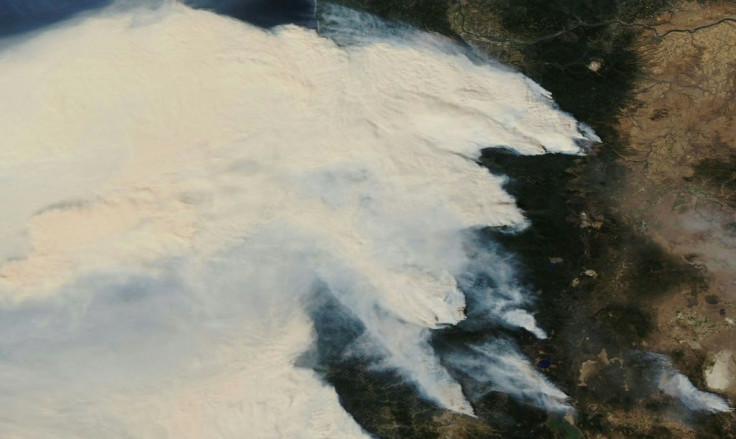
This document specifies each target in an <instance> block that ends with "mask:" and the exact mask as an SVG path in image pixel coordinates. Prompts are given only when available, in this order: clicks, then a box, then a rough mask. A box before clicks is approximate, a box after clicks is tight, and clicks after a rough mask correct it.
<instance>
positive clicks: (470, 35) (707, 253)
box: [449, 1, 736, 438]
mask: <svg viewBox="0 0 736 439" xmlns="http://www.w3.org/2000/svg"><path fill="white" fill-rule="evenodd" d="M494 8H495V5H494V3H493V2H474V1H460V2H457V3H455V4H454V5H453V7H451V8H450V12H449V17H450V18H449V19H450V22H451V23H452V27H453V30H454V31H455V32H457V34H458V35H459V36H460V37H462V38H463V39H464V40H466V41H467V42H469V43H470V44H471V45H472V46H474V47H476V48H479V49H481V50H483V51H485V52H487V53H490V54H492V55H494V56H496V57H498V58H499V59H501V60H502V61H504V62H506V63H509V64H512V65H514V66H515V67H517V68H520V69H521V70H522V71H525V72H526V73H527V74H530V76H532V77H535V72H536V71H535V67H536V66H535V63H537V64H538V60H530V59H529V53H530V52H529V50H527V49H528V48H529V47H530V46H533V45H537V44H539V43H542V42H545V41H550V40H565V39H566V38H567V39H575V38H577V36H576V34H575V33H574V32H569V29H563V30H560V31H556V32H549V33H547V34H542V35H539V34H538V33H537V34H536V35H533V34H532V35H531V36H530V35H529V34H527V35H524V34H523V33H520V32H516V33H513V32H509V31H508V29H506V28H505V27H504V21H503V20H502V19H501V17H499V15H497V13H496V10H495V9H494ZM642 15H644V16H643V17H642V16H640V17H638V18H636V19H634V20H626V19H624V18H622V17H621V16H619V17H618V18H616V19H612V20H609V21H608V22H605V23H601V22H592V23H579V24H578V25H577V26H578V27H587V28H600V27H607V28H608V29H609V30H607V32H609V33H608V35H607V36H606V37H607V38H609V39H610V40H612V41H613V40H615V38H616V34H617V33H619V34H620V32H623V31H624V30H625V31H627V32H630V34H631V35H633V38H631V40H630V41H629V44H628V49H629V50H631V51H632V52H633V54H634V56H635V57H636V59H637V61H638V69H637V70H638V71H637V72H636V74H635V75H634V76H633V77H634V78H635V79H634V81H633V84H632V91H631V94H630V97H629V99H627V100H626V103H625V105H622V107H621V108H619V110H618V112H617V114H616V116H615V118H614V122H613V123H612V124H611V125H610V129H609V130H605V129H604V132H603V134H604V135H603V140H604V144H603V145H602V146H601V147H600V149H599V150H598V151H596V152H594V153H593V154H592V155H591V156H590V157H589V158H588V159H586V160H585V161H578V163H577V166H576V167H575V168H574V171H573V172H574V173H575V175H576V178H574V179H572V182H571V183H570V185H571V186H570V187H571V188H572V190H574V191H575V193H576V194H577V196H578V197H579V199H578V203H577V206H576V207H577V208H578V209H579V215H578V216H577V218H572V219H571V220H572V221H576V222H577V223H578V225H579V227H580V228H581V229H587V232H586V233H587V237H586V238H585V239H586V240H587V241H588V242H589V243H592V244H589V246H588V249H586V252H585V257H584V258H582V259H581V261H580V263H582V264H583V266H581V267H577V272H578V274H579V275H578V276H575V277H574V278H573V279H571V280H570V285H571V287H573V288H580V289H582V291H584V292H585V297H583V298H580V299H581V301H582V302H583V303H582V304H579V305H578V306H579V307H581V308H582V307H585V308H586V310H587V311H588V312H590V313H592V314H593V315H594V316H596V318H597V319H598V320H599V321H601V322H602V323H601V324H602V325H603V326H610V327H611V328H614V329H616V328H617V326H618V325H621V324H623V325H624V326H629V327H632V328H633V329H632V330H631V332H633V333H635V334H634V335H633V336H626V334H625V333H626V330H625V329H624V330H619V331H618V332H619V334H623V340H621V339H619V340H617V342H613V343H610V346H606V342H605V341H603V342H602V343H597V344H596V347H595V348H593V349H587V352H586V349H585V348H583V349H582V350H581V351H580V353H579V354H578V355H575V354H568V355H569V356H570V357H571V358H570V362H571V363H572V364H573V365H575V364H577V366H576V369H577V370H578V372H577V384H578V387H579V389H578V390H577V391H575V390H571V389H569V388H568V389H566V390H567V391H568V392H570V393H572V394H573V396H574V397H575V399H576V400H577V402H578V404H577V406H578V407H579V408H580V409H581V411H584V412H588V413H587V414H586V416H588V417H590V418H595V417H597V418H598V421H597V423H589V424H588V425H587V426H581V429H582V431H583V433H585V435H586V436H588V437H601V438H604V437H611V438H614V437H616V438H619V437H620V438H625V437H735V435H736V421H735V420H734V419H735V418H734V415H733V414H720V415H713V416H712V417H711V418H709V419H702V418H701V419H699V420H697V421H693V420H692V419H690V418H689V415H684V414H682V413H675V412H673V411H671V410H661V409H653V410H650V409H649V408H652V407H654V406H655V405H656V404H657V398H658V396H657V395H654V396H648V397H646V398H644V397H640V396H636V395H634V394H635V392H633V391H632V392H631V393H632V396H633V397H634V398H636V401H637V402H635V403H634V404H633V405H627V404H617V403H607V402H606V401H605V399H604V400H601V398H600V393H596V391H595V390H592V391H591V392H592V394H586V392H588V389H587V388H588V386H594V387H595V386H596V385H597V386H598V387H601V388H604V389H610V388H611V387H612V386H611V385H610V381H611V378H610V375H615V374H616V372H615V369H619V371H618V372H619V373H620V374H623V378H620V380H619V381H620V383H619V385H620V386H623V387H624V389H626V391H628V390H629V386H631V385H634V381H633V380H632V379H631V376H632V373H631V370H629V369H630V368H629V366H628V365H626V362H627V361H628V360H627V359H626V358H625V353H624V350H625V349H627V348H626V347H625V346H624V344H625V343H629V344H630V346H629V347H628V348H629V349H637V350H638V349H641V350H646V351H653V352H658V353H662V354H665V355H668V356H669V357H670V358H672V359H673V363H674V365H675V366H676V367H677V368H678V369H679V370H681V371H682V372H683V373H685V374H686V375H688V376H689V378H690V379H691V380H692V381H693V383H694V384H695V385H696V386H698V387H699V388H701V389H709V390H710V391H713V392H717V393H719V394H721V395H723V396H726V397H730V398H731V400H732V401H734V400H736V2H688V1H685V2H676V3H674V4H670V5H669V6H668V7H663V8H661V9H660V10H659V11H655V13H652V14H642ZM577 63H578V64H581V65H584V66H585V67H587V68H588V70H590V71H591V72H593V73H596V74H597V73H598V72H599V71H600V72H601V73H602V71H603V69H605V68H606V63H607V60H606V59H605V58H604V57H598V56H595V55H590V56H588V57H585V55H583V56H581V57H580V59H579V60H578V61H577ZM561 67H562V68H561V70H562V71H564V69H565V68H566V67H568V66H561ZM537 77H540V75H537ZM538 80H539V79H538ZM542 83H543V85H546V84H544V82H542ZM582 92H583V91H582V90H581V93H582ZM578 116H579V117H580V115H578ZM583 119H584V117H583ZM594 125H595V124H594ZM596 128H598V126H597V127H596ZM598 180H601V181H603V180H605V182H606V183H605V188H594V189H591V188H590V187H591V186H592V185H594V184H595V182H596V181H598ZM599 184H600V185H602V184H603V183H602V182H601V183H599ZM596 248H597V250H591V249H596ZM593 268H594V269H593ZM572 272H573V273H575V270H574V269H573V271H572ZM573 276H574V274H573ZM650 293H651V294H650ZM565 294H570V293H565ZM572 294H573V295H574V293H572ZM634 309H635V310H636V313H633V314H632V313H629V312H628V311H629V310H634ZM627 314H628V315H627ZM639 314H641V316H639ZM570 330H571V329H570V328H568V331H570ZM562 331H565V329H564V328H563V329H562ZM563 334H564V332H563ZM560 335H561V336H562V337H563V338H568V339H574V336H572V335H569V334H568V335H567V336H565V335H562V334H560ZM586 340H588V337H586V338H585V340H580V341H579V342H580V345H581V346H583V345H584V344H585V342H586ZM573 343H575V342H573ZM599 348H600V350H599ZM612 353H614V354H615V355H616V356H614V355H612ZM601 374H603V375H607V376H602V375H601ZM560 375H561V374H560ZM558 378H559V377H558ZM596 380H598V381H599V382H598V384H595V382H596ZM600 380H604V381H609V383H607V384H601V382H600ZM644 405H646V406H647V408H646V409H644V408H643V406H644ZM637 406H638V407H639V408H642V409H637Z"/></svg>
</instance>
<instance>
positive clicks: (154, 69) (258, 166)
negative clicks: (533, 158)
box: [0, 2, 597, 438]
mask: <svg viewBox="0 0 736 439" xmlns="http://www.w3.org/2000/svg"><path fill="white" fill-rule="evenodd" d="M326 14H327V15H328V16H327V17H326V20H327V22H329V23H333V25H329V26H326V28H325V30H324V31H325V34H326V35H329V36H330V37H331V38H333V39H334V40H335V41H338V42H339V44H336V43H335V41H333V40H332V39H329V38H325V37H321V36H319V35H318V34H317V33H316V32H314V31H312V30H308V29H301V28H297V27H293V26H287V27H282V28H277V29H275V30H273V31H264V30H262V29H259V28H256V27H252V26H249V25H247V24H243V23H240V22H237V21H235V20H232V19H228V18H224V17H220V16H217V15H215V14H213V13H210V12H207V11H201V10H193V9H190V8H188V7H185V6H183V5H181V4H176V3H171V2H165V3H164V4H162V5H161V6H160V7H158V8H157V9H151V8H150V7H149V8H126V9H110V10H105V11H103V12H100V13H97V14H93V15H89V16H86V17H84V18H79V19H77V20H72V21H69V22H68V23H66V24H65V25H64V26H59V27H57V28H55V29H51V30H48V31H47V32H43V33H38V34H33V35H30V36H29V37H28V38H26V39H25V40H23V41H20V42H17V43H16V44H14V46H13V47H12V50H11V49H8V48H6V49H4V50H2V51H0V71H1V72H2V74H1V75H0V95H2V96H3V100H2V101H1V102H0V118H2V119H3V120H4V121H5V124H6V127H7V129H6V130H5V132H4V137H3V140H2V147H1V148H0V173H1V178H2V181H3V182H4V187H5V188H6V189H7V190H6V191H3V192H2V193H1V194H0V202H2V203H3V205H4V206H12V209H8V210H5V211H4V212H3V214H2V227H1V228H0V242H2V243H3V244H2V247H1V248H0V258H2V259H1V260H2V265H1V266H0V294H1V295H2V308H1V310H2V311H1V312H2V322H3V328H2V329H3V330H2V333H0V352H1V353H2V356H0V376H2V392H0V408H2V413H3V415H2V417H1V418H0V426H1V427H2V430H3V431H4V432H7V434H8V435H9V436H10V437H12V436H13V435H15V436H28V435H31V436H54V437H80V436H81V437H94V436H100V435H101V434H102V435H104V436H105V437H125V436H136V437H160V436H167V435H168V436H170V437H179V438H186V437H193V438H195V437H196V438H199V437H242V436H243V435H244V434H246V433H247V434H248V435H250V437H360V436H362V435H363V434H364V433H363V432H362V431H361V430H360V428H359V427H358V426H357V425H356V424H355V423H354V421H352V419H350V417H349V416H348V415H347V414H346V413H345V412H344V411H343V410H342V409H341V408H340V406H339V403H338V401H337V397H336V395H335V393H334V391H333V390H332V389H330V388H328V387H327V386H325V385H324V384H323V383H321V382H320V381H319V379H318V378H317V377H316V375H315V374H314V373H313V372H311V371H309V370H306V369H302V368H297V367H294V363H295V362H296V361H297V359H298V358H299V356H300V355H301V354H302V353H303V352H304V350H305V349H307V347H308V346H309V345H310V343H311V342H312V340H313V327H312V325H313V322H312V321H310V316H311V317H314V316H315V315H317V314H316V313H311V314H310V313H309V312H308V310H309V307H310V304H309V302H310V300H314V299H313V298H314V297H318V296H319V294H317V293H318V292H319V291H322V290H325V291H328V292H329V294H331V295H332V296H333V297H334V298H335V300H337V301H339V303H340V304H341V305H342V306H343V307H344V308H346V309H347V310H348V311H349V312H350V313H351V315H352V318H354V319H356V320H357V321H359V322H360V324H361V326H362V329H361V331H362V332H361V337H364V338H365V339H366V340H369V341H370V343H366V344H365V346H366V349H369V347H370V349H369V350H367V351H365V352H359V353H358V354H360V355H365V356H367V357H379V358H381V364H382V365H383V367H388V368H392V369H395V370H397V371H399V372H400V373H401V374H402V376H404V377H405V378H406V379H407V380H408V381H410V382H411V383H413V384H414V385H415V386H416V388H417V391H419V392H421V394H422V395H424V396H425V397H426V398H428V399H430V400H431V401H434V402H435V403H436V404H438V405H440V406H442V407H445V408H448V409H450V410H455V411H459V412H463V413H467V414H471V413H472V406H471V404H470V402H468V401H467V400H466V399H465V397H464V394H463V391H462V389H461V387H460V384H458V383H457V382H456V381H455V379H454V378H453V377H452V376H451V375H450V373H449V372H448V371H447V370H446V369H445V368H444V367H443V366H442V365H441V364H440V361H439V360H438V358H437V356H436V355H435V353H434V351H433V349H432V347H431V345H430V343H429V334H430V330H431V329H435V328H439V327H443V326H447V325H455V324H458V323H460V322H461V321H463V319H464V318H465V317H466V316H465V315H464V307H465V304H466V302H465V300H466V298H465V294H464V293H463V292H462V291H461V290H464V291H465V293H466V294H468V301H470V300H472V301H474V304H475V306H474V309H476V310H478V314H477V315H475V316H473V317H472V322H471V321H470V320H469V323H473V324H481V325H485V324H490V325H501V326H505V327H507V328H512V329H514V328H524V329H526V330H528V331H530V332H532V333H534V334H536V335H537V336H539V337H543V336H544V335H545V334H544V332H543V331H542V329H541V328H538V327H537V326H536V323H535V322H534V319H533V316H532V315H531V314H530V313H529V312H528V311H526V310H524V308H525V307H526V305H527V304H528V301H527V299H526V296H525V293H524V292H523V290H522V289H521V288H520V287H518V286H517V285H516V284H515V283H514V281H513V268H512V266H511V264H509V263H508V261H506V260H505V259H504V258H503V257H501V256H500V255H497V254H496V253H495V252H494V251H493V249H491V248H487V247H483V246H478V245H476V244H477V243H476V244H474V243H473V242H472V240H469V239H468V238H467V236H466V233H465V231H467V230H468V229H469V228H473V227H478V226H486V225H492V226H504V225H505V226H512V227H523V226H524V225H525V219H524V218H523V216H522V214H521V212H520V211H519V210H518V209H517V208H516V206H515V204H514V200H513V199H512V198H511V197H510V196H509V195H508V194H506V193H505V192H504V191H503V190H502V187H501V185H502V183H503V179H502V178H501V177H496V176H493V175H490V174H489V173H488V172H487V171H485V170H484V169H482V168H481V167H479V166H477V165H476V163H474V161H473V160H472V159H473V158H475V157H477V156H478V155H479V152H480V150H481V149H482V148H484V147H488V146H504V147H511V148H514V149H516V150H517V151H519V152H520V153H524V154H542V153H545V152H548V151H555V152H565V153H571V154H579V153H580V152H581V150H580V145H583V144H586V143H589V142H591V141H596V140H597V138H596V137H595V135H594V134H592V132H590V131H589V130H588V129H587V128H585V127H578V124H577V123H576V121H575V120H573V119H572V118H571V117H570V116H569V115H567V114H564V113H562V112H560V111H558V110H557V108H556V107H555V105H554V103H553V102H552V100H551V99H550V97H549V95H548V93H546V92H545V91H544V90H542V89H541V88H540V87H539V86H537V85H536V84H534V83H533V82H531V81H530V80H529V79H527V78H525V77H523V76H522V75H520V74H518V73H515V72H512V71H510V70H509V69H507V68H502V67H500V66H496V65H489V64H485V63H480V62H477V60H471V59H470V58H468V57H467V56H466V55H465V54H464V52H463V50H460V49H457V48H456V47H455V46H454V45H453V44H451V43H450V42H448V41H447V40H444V39H442V38H440V37H437V36H432V35H428V34H424V33H421V32H417V31H412V30H409V29H407V28H404V27H401V26H399V25H388V24H385V23H383V22H381V21H379V20H377V19H375V18H373V17H370V16H367V15H365V14H359V13H356V12H353V11H350V10H346V9H343V8H337V7H333V8H329V9H328V10H327V12H326ZM335 23H337V24H335ZM368 28H370V29H371V32H363V33H362V34H361V35H362V36H361V38H360V39H355V38H354V36H355V30H356V29H368ZM341 32H342V33H341ZM341 35H342V36H343V37H344V38H340V36H341ZM481 277H482V278H487V279H490V280H492V282H491V283H490V284H488V285H487V286H486V287H483V288H476V289H473V288H470V284H469V283H468V282H470V279H479V278H481ZM454 364H455V365H454V366H453V367H455V368H457V370H460V371H469V370H470V369H473V370H477V369H478V368H481V369H482V370H481V372H482V373H480V374H479V377H480V378H479V380H481V381H483V383H486V384H487V385H488V387H489V388H491V389H494V390H498V391H503V392H508V393H511V394H512V395H516V396H517V397H519V398H521V399H523V400H526V401H530V402H532V403H533V404H536V405H538V406H541V407H546V408H551V409H559V408H560V407H561V406H562V405H563V404H564V402H563V401H564V399H565V397H564V394H563V393H562V392H561V391H559V390H557V389H555V388H554V387H553V386H551V385H550V384H549V383H547V382H546V381H545V380H543V379H542V378H541V377H540V376H539V375H538V374H535V373H533V371H532V370H531V368H530V367H529V365H528V363H526V362H525V360H524V359H523V357H522V356H521V355H520V354H519V353H518V352H517V351H516V350H515V348H514V347H513V345H511V344H503V343H501V342H496V343H491V344H488V345H484V346H475V347H463V348H461V349H460V350H459V351H458V354H457V356H456V361H455V362H454ZM512 366H513V367H512ZM515 367H518V368H521V369H520V372H518V373H517V372H515V371H514V368H515ZM535 386H536V387H538V388H537V389H536V390H534V388H535Z"/></svg>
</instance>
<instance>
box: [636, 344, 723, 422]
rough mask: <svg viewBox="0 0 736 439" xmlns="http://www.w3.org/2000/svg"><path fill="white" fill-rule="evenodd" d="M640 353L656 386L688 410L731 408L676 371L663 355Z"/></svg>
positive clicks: (703, 410) (714, 410) (721, 410)
mask: <svg viewBox="0 0 736 439" xmlns="http://www.w3.org/2000/svg"><path fill="white" fill-rule="evenodd" d="M640 355H641V356H642V357H643V358H644V361H645V362H646V363H647V364H648V365H649V370H650V373H651V374H652V377H653V379H654V382H655V383H656V385H657V388H658V389H659V390H661V391H662V392H664V393H665V394H667V395H669V396H671V397H672V398H675V399H677V400H679V401H680V402H681V403H682V404H683V405H684V406H685V407H687V408H688V409H689V410H692V411H701V412H710V413H716V412H728V411H732V410H733V409H732V408H730V407H729V404H728V401H726V400H725V399H723V398H721V397H720V396H718V395H714V394H712V393H708V392H703V391H702V390H699V389H698V388H697V387H695V385H693V383H692V382H691V381H690V379H689V378H688V377H686V376H685V375H683V374H682V373H681V372H680V371H678V370H677V369H676V368H675V367H674V366H673V365H672V362H671V361H670V360H669V359H668V358H667V357H665V356H664V355H661V354H655V353H651V352H646V353H642V354H640Z"/></svg>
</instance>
